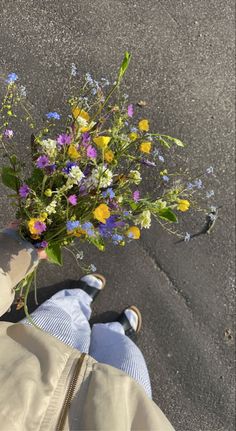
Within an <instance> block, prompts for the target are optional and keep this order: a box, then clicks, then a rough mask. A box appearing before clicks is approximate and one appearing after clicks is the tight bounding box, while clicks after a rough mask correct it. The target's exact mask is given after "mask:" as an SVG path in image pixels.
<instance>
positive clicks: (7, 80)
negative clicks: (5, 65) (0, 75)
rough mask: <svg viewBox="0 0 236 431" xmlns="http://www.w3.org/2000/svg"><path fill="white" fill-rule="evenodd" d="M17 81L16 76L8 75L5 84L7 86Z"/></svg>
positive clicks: (14, 74) (13, 74)
mask: <svg viewBox="0 0 236 431" xmlns="http://www.w3.org/2000/svg"><path fill="white" fill-rule="evenodd" d="M17 79H18V75H17V74H16V73H14V72H12V73H9V75H8V76H7V79H6V82H7V83H8V84H12V83H13V82H15V81H17Z"/></svg>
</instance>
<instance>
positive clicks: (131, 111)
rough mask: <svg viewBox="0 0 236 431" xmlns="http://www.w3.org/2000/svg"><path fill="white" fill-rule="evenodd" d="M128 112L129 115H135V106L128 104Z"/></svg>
mask: <svg viewBox="0 0 236 431" xmlns="http://www.w3.org/2000/svg"><path fill="white" fill-rule="evenodd" d="M127 114H128V117H133V115H134V107H133V105H132V104H131V105H129V106H128V110H127Z"/></svg>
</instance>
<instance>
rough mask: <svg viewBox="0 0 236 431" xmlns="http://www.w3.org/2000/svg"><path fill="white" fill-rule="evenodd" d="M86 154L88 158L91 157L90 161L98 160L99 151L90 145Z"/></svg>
mask: <svg viewBox="0 0 236 431" xmlns="http://www.w3.org/2000/svg"><path fill="white" fill-rule="evenodd" d="M86 153H87V157H89V158H90V159H96V157H97V150H96V148H94V147H93V146H92V145H89V146H88V147H87V151H86Z"/></svg>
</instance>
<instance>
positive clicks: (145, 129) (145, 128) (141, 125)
mask: <svg viewBox="0 0 236 431" xmlns="http://www.w3.org/2000/svg"><path fill="white" fill-rule="evenodd" d="M138 127H139V130H142V132H148V130H149V122H148V120H145V119H143V120H140V121H139V123H138Z"/></svg>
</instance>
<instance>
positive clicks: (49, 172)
mask: <svg viewBox="0 0 236 431" xmlns="http://www.w3.org/2000/svg"><path fill="white" fill-rule="evenodd" d="M55 170H56V165H55V163H53V164H52V165H48V166H46V168H45V171H46V174H47V175H52V174H53V172H54V171H55Z"/></svg>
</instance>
